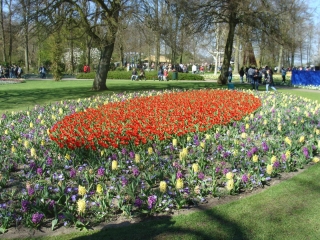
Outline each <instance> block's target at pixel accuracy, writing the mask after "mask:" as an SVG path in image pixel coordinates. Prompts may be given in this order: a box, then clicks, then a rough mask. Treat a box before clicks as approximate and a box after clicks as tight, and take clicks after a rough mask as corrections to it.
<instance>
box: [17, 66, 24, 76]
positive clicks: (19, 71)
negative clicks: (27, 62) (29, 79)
mask: <svg viewBox="0 0 320 240" xmlns="http://www.w3.org/2000/svg"><path fill="white" fill-rule="evenodd" d="M22 72H23V71H22V68H21V67H20V66H18V71H17V73H18V76H17V78H21V75H22Z"/></svg>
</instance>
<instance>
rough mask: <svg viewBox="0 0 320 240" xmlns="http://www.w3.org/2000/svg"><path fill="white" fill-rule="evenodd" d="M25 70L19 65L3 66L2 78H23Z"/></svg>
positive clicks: (0, 67)
mask: <svg viewBox="0 0 320 240" xmlns="http://www.w3.org/2000/svg"><path fill="white" fill-rule="evenodd" d="M22 73H23V70H22V68H21V67H20V66H18V65H12V66H2V65H0V78H21V77H22Z"/></svg>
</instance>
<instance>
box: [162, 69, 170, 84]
mask: <svg viewBox="0 0 320 240" xmlns="http://www.w3.org/2000/svg"><path fill="white" fill-rule="evenodd" d="M168 75H169V73H168V70H167V69H166V68H165V69H164V70H163V81H168Z"/></svg>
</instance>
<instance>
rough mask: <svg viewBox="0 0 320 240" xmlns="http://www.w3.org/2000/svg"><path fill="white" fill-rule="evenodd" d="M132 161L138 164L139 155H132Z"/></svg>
mask: <svg viewBox="0 0 320 240" xmlns="http://www.w3.org/2000/svg"><path fill="white" fill-rule="evenodd" d="M134 161H135V163H139V162H140V154H139V153H136V154H135V155H134Z"/></svg>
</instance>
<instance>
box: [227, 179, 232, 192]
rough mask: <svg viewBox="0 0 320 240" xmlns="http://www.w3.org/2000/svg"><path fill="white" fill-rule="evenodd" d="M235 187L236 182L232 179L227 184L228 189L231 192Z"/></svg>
mask: <svg viewBox="0 0 320 240" xmlns="http://www.w3.org/2000/svg"><path fill="white" fill-rule="evenodd" d="M233 187H234V182H233V179H230V180H228V181H227V184H226V188H227V190H228V191H231V190H232V189H233Z"/></svg>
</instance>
